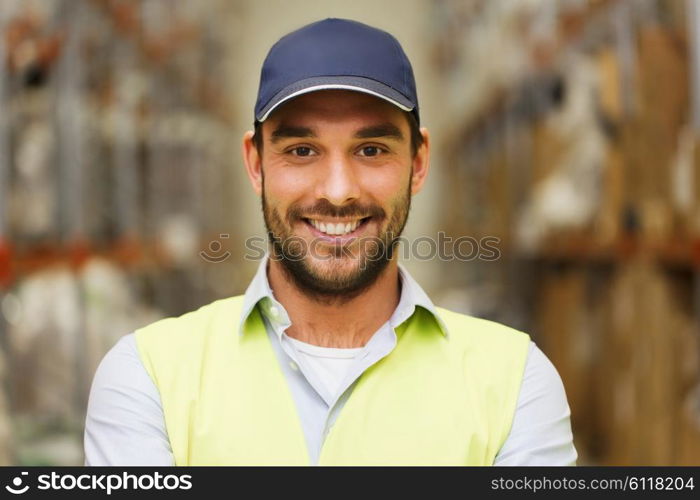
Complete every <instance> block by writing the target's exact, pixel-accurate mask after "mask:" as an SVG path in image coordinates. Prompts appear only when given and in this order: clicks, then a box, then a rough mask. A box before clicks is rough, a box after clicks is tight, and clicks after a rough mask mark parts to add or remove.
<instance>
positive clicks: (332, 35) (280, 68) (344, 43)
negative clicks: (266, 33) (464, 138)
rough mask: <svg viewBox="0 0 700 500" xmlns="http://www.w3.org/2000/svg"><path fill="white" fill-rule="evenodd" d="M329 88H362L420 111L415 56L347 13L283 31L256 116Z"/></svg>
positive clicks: (268, 62)
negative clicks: (414, 72) (349, 16)
mask: <svg viewBox="0 0 700 500" xmlns="http://www.w3.org/2000/svg"><path fill="white" fill-rule="evenodd" d="M327 89H345V90H354V91H358V92H364V93H366V94H371V95H374V96H376V97H379V98H382V99H384V100H385V101H388V102H390V103H392V104H394V105H395V106H398V107H399V108H401V109H402V110H404V111H409V112H411V113H413V115H414V116H415V117H416V121H418V123H420V119H419V115H418V96H417V94H416V82H415V79H414V77H413V69H412V68H411V62H410V61H409V60H408V57H406V54H405V53H404V51H403V49H402V48H401V44H400V43H399V42H398V40H396V38H394V37H393V36H392V35H390V34H389V33H387V32H386V31H382V30H380V29H377V28H373V27H371V26H367V25H366V24H362V23H359V22H357V21H350V20H347V19H333V18H331V19H324V20H323V21H318V22H315V23H312V24H308V25H306V26H304V27H303V28H300V29H298V30H296V31H293V32H291V33H289V34H288V35H285V36H284V37H282V38H280V40H279V41H278V42H277V43H276V44H274V45H273V46H272V48H271V49H270V51H269V52H268V54H267V57H266V58H265V62H264V63H263V66H262V71H261V73H260V87H259V89H258V99H257V101H256V103H255V120H256V121H259V122H262V121H265V120H266V119H267V117H268V116H270V113H272V111H274V110H275V108H277V107H278V106H279V105H280V104H282V103H284V102H286V101H288V100H290V99H293V98H295V97H297V96H299V95H302V94H306V93H309V92H314V91H317V90H327Z"/></svg>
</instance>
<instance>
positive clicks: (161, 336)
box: [136, 296, 530, 465]
mask: <svg viewBox="0 0 700 500" xmlns="http://www.w3.org/2000/svg"><path fill="white" fill-rule="evenodd" d="M242 303H243V296H237V297H231V298H227V299H223V300H219V301H216V302H213V303H211V304H209V305H206V306H204V307H202V308H200V309H198V310H197V311H193V312H190V313H187V314H184V315H183V316H180V317H177V318H166V319H163V320H161V321H158V322H156V323H153V324H151V325H149V326H147V327H145V328H142V329H140V330H137V331H136V342H137V346H138V350H139V354H140V357H141V360H142V362H143V364H144V366H145V368H146V370H147V371H148V373H149V375H150V376H151V378H152V379H153V381H154V382H155V384H156V386H157V387H158V390H159V392H160V397H161V404H162V407H163V413H164V415H165V425H166V429H167V432H168V436H169V439H170V444H171V448H172V451H173V454H174V457H175V464H176V465H308V464H309V455H308V452H307V447H306V441H305V438H304V433H303V430H302V426H301V422H300V420H299V416H298V414H297V410H296V407H295V402H294V400H293V398H292V394H291V392H290V390H289V388H288V385H287V380H286V378H285V376H284V374H283V372H282V369H281V367H280V366H279V362H278V359H277V357H276V355H275V352H274V350H273V346H272V345H271V343H270V339H269V337H268V335H267V333H266V330H265V325H264V323H263V321H262V317H261V316H260V312H259V311H258V308H257V307H256V308H254V309H253V312H252V313H251V314H250V315H249V316H248V318H247V320H246V322H245V324H244V327H243V334H242V335H239V332H238V325H239V321H240V315H241V306H242ZM437 312H438V314H439V315H440V317H441V318H442V319H443V321H444V322H445V324H446V326H447V329H448V335H446V336H445V335H442V333H441V330H440V328H439V325H438V323H437V321H436V319H435V318H434V317H433V315H432V314H431V313H430V312H428V311H427V310H425V309H423V308H421V307H417V308H416V311H415V312H414V314H413V315H412V316H411V317H410V318H409V319H408V320H406V321H405V322H403V323H402V324H401V325H400V326H399V327H398V328H396V335H397V343H396V347H395V348H394V350H393V351H392V352H391V353H389V355H387V356H386V357H384V358H383V359H381V360H380V361H378V362H377V363H375V364H374V365H372V366H371V367H369V368H368V369H367V370H366V371H365V372H364V373H363V374H362V375H361V377H360V378H359V380H358V381H357V383H356V385H355V387H354V388H353V389H351V390H352V393H351V394H350V397H349V398H348V400H347V401H346V403H345V406H344V407H343V408H342V409H341V411H340V414H339V416H338V418H337V420H336V422H335V424H334V425H333V427H331V428H330V430H329V432H328V434H327V436H326V438H325V441H324V442H323V446H322V449H321V454H320V457H319V465H491V464H493V461H494V459H495V457H496V454H497V453H498V451H499V449H500V448H501V446H502V445H503V443H504V442H505V440H506V438H507V436H508V433H509V432H510V428H511V424H512V421H513V415H514V413H515V408H516V403H517V398H518V393H519V391H520V384H521V382H522V377H523V371H524V369H525V362H526V358H527V352H528V345H529V341H530V338H529V336H528V335H527V334H525V333H522V332H519V331H516V330H513V329H511V328H508V327H506V326H503V325H500V324H498V323H494V322H490V321H486V320H482V319H477V318H474V317H471V316H466V315H462V314H457V313H454V312H451V311H448V310H446V309H442V308H437Z"/></svg>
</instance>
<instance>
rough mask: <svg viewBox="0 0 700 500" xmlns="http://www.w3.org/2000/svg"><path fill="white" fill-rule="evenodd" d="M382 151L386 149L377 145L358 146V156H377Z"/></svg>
mask: <svg viewBox="0 0 700 500" xmlns="http://www.w3.org/2000/svg"><path fill="white" fill-rule="evenodd" d="M384 152H386V150H385V149H383V148H380V147H379V146H364V147H362V148H360V156H367V157H373V156H379V155H380V154H381V153H384Z"/></svg>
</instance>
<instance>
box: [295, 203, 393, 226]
mask: <svg viewBox="0 0 700 500" xmlns="http://www.w3.org/2000/svg"><path fill="white" fill-rule="evenodd" d="M312 216H326V217H337V218H340V217H356V218H358V219H360V218H365V217H377V218H384V217H385V216H386V212H385V211H384V209H383V208H382V207H380V206H377V205H360V204H357V203H355V204H352V205H344V206H342V207H339V206H337V205H333V204H332V203H331V202H329V201H328V200H319V202H318V203H316V204H314V205H313V206H312V207H301V206H297V205H293V206H291V207H290V208H289V210H287V222H288V223H289V224H291V223H292V222H294V221H296V220H300V219H305V218H309V217H312Z"/></svg>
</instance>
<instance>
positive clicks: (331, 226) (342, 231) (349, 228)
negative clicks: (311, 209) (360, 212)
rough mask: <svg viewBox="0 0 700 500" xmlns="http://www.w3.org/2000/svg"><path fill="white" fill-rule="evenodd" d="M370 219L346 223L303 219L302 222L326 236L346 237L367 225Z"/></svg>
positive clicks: (353, 220)
mask: <svg viewBox="0 0 700 500" xmlns="http://www.w3.org/2000/svg"><path fill="white" fill-rule="evenodd" d="M371 218H372V217H362V218H357V219H352V220H346V221H335V220H332V219H309V218H304V222H306V223H307V224H309V225H310V226H312V227H313V228H314V229H316V230H317V231H319V232H321V233H323V234H326V235H328V236H346V235H348V234H350V233H353V232H355V231H357V229H358V228H360V227H362V226H364V225H365V224H367V222H368V221H369V220H370V219H371Z"/></svg>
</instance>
